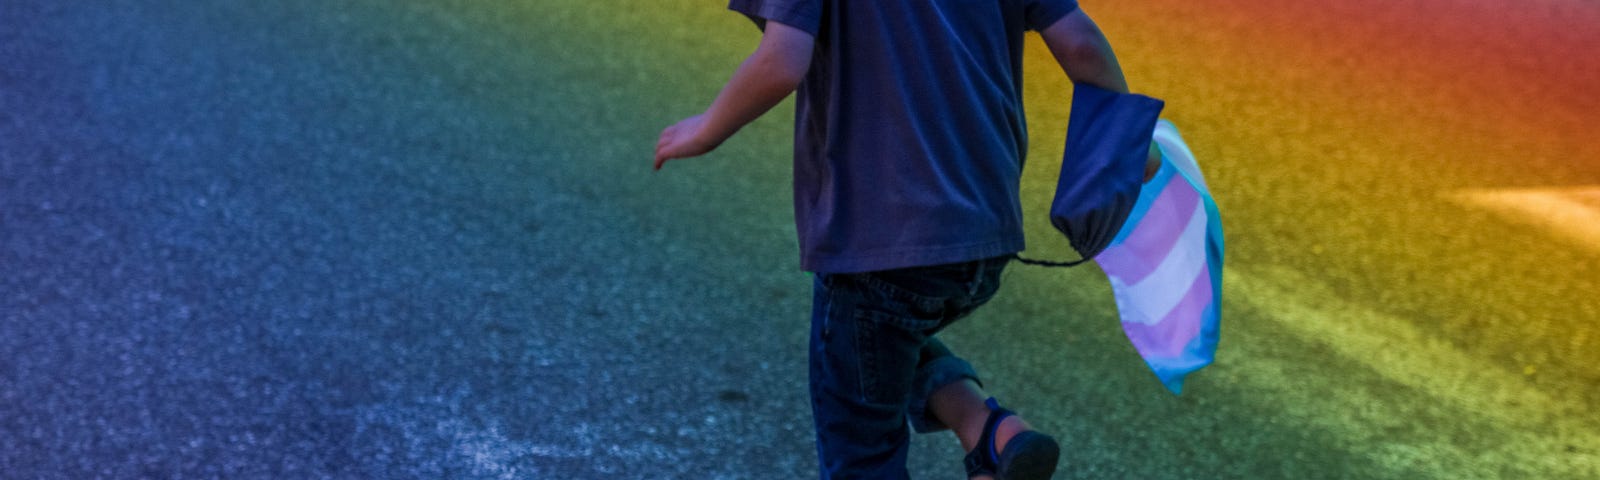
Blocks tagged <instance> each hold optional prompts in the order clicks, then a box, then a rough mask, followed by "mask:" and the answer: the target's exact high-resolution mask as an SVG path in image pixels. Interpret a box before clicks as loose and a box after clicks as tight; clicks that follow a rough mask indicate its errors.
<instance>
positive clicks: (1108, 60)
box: [1039, 9, 1128, 93]
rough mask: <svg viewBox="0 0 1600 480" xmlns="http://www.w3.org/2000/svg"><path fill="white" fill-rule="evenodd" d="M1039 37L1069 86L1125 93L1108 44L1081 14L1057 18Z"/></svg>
mask: <svg viewBox="0 0 1600 480" xmlns="http://www.w3.org/2000/svg"><path fill="white" fill-rule="evenodd" d="M1039 34H1040V36H1042V37H1044V43H1045V45H1047V46H1049V47H1050V53H1052V54H1054V55H1055V57H1056V63H1059V64H1061V71H1063V72H1066V74H1067V78H1069V79H1071V80H1072V82H1073V83H1087V84H1090V85H1094V86H1096V87H1100V88H1104V89H1106V90H1114V91H1117V92H1122V93H1128V80H1127V79H1126V78H1124V77H1123V76H1122V66H1121V65H1119V64H1117V55H1116V54H1114V53H1112V52H1111V42H1110V41H1107V40H1106V35H1105V33H1102V32H1101V31H1100V27H1099V26H1098V25H1095V24H1094V20H1091V19H1090V18H1089V15H1088V14H1086V13H1083V10H1081V9H1080V10H1078V11H1075V12H1072V13H1070V14H1067V16H1065V17H1061V19H1060V20H1057V21H1056V23H1053V24H1051V25H1050V26H1049V27H1046V28H1045V29H1044V30H1043V31H1041V32H1039Z"/></svg>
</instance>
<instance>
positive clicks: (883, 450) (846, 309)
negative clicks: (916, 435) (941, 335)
mask: <svg viewBox="0 0 1600 480" xmlns="http://www.w3.org/2000/svg"><path fill="white" fill-rule="evenodd" d="M1011 258H1012V257H1011V256H1005V257H996V258H991V259H987V260H978V261H972V262H965V263H956V264H949V265H937V266H929V267H914V268H906V269H898V270H887V271H880V272H870V273H853V274H821V273H819V274H817V276H816V282H815V291H814V293H813V295H812V313H811V353H810V354H811V407H812V418H813V421H814V422H815V425H816V430H817V457H818V462H819V466H820V468H821V472H822V478H824V479H847V478H867V479H874V480H879V479H902V478H907V477H908V474H907V472H906V452H907V450H908V447H909V446H910V434H909V428H908V424H909V426H910V427H912V428H915V429H916V431H918V432H923V433H926V432H935V431H941V430H945V429H947V428H948V427H946V426H945V425H943V424H942V423H940V422H939V420H938V419H936V418H934V417H933V414H932V412H930V411H928V396H929V395H930V394H932V393H933V391H935V390H937V389H938V388H939V387H943V386H945V385H949V384H951V383H954V382H958V381H961V380H962V379H972V380H973V381H978V376H977V373H976V372H974V371H973V369H972V365H970V364H968V363H967V361H966V360H962V359H961V358H960V357H957V356H955V355H954V354H952V353H951V352H950V349H948V348H946V347H945V345H944V343H943V342H940V341H939V339H937V338H935V337H934V334H936V333H938V332H939V330H941V329H943V328H944V327H946V326H949V325H950V324H951V323H953V322H955V321H956V320H959V319H960V318H962V317H964V316H966V315H967V314H969V313H972V311H973V310H974V309H976V308H977V307H978V306H979V305H983V304H984V303H985V302H987V301H989V299H990V298H993V297H994V295H995V293H996V292H997V291H998V290H999V288H1000V272H1001V271H1002V270H1004V269H1005V266H1006V263H1007V262H1009V261H1010V260H1011Z"/></svg>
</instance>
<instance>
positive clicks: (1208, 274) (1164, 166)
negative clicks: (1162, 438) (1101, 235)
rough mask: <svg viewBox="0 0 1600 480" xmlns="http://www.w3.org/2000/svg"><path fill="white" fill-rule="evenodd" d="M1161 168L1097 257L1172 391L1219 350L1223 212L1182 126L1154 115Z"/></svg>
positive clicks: (1136, 340) (1133, 333) (1131, 331)
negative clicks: (1180, 129) (1113, 238)
mask: <svg viewBox="0 0 1600 480" xmlns="http://www.w3.org/2000/svg"><path fill="white" fill-rule="evenodd" d="M1154 135H1155V139H1154V141H1155V143H1156V145H1157V146H1159V147H1160V148H1161V153H1162V157H1163V158H1162V161H1161V170H1160V171H1158V172H1156V175H1155V177H1154V178H1152V179H1151V180H1150V181H1149V182H1148V183H1146V184H1145V185H1144V187H1143V188H1142V189H1141V190H1140V192H1139V201H1138V203H1137V204H1135V205H1134V207H1133V212H1132V213H1130V214H1129V215H1128V220H1127V222H1126V223H1124V224H1123V226H1122V230H1121V231H1120V232H1118V233H1117V237H1116V239H1115V240H1112V241H1111V245H1110V246H1109V247H1106V250H1105V251H1104V252H1101V253H1100V255H1099V256H1096V257H1095V262H1096V263H1098V264H1100V268H1101V270H1104V271H1105V272H1106V276H1107V277H1110V279H1111V290H1112V292H1113V293H1114V294H1115V295H1116V298H1117V311H1118V312H1119V313H1121V315H1122V329H1123V331H1124V332H1126V333H1127V334H1128V340H1130V341H1132V342H1133V346H1134V348H1136V349H1138V351H1139V355H1140V356H1142V357H1144V360H1145V363H1147V364H1149V365H1150V369H1151V370H1153V371H1154V372H1155V374H1156V376H1157V377H1160V379H1161V383H1162V384H1164V385H1166V387H1167V389H1169V390H1172V393H1174V394H1177V393H1180V392H1181V391H1182V389H1183V377H1184V375H1186V374H1188V373H1189V372H1193V371H1195V370H1199V369H1200V367H1204V366H1206V365H1208V364H1210V363H1211V362H1212V360H1213V359H1215V358H1216V352H1217V330H1218V325H1219V323H1220V322H1221V309H1222V218H1221V217H1220V216H1219V215H1218V214H1217V204H1216V202H1215V201H1213V200H1212V199H1211V194H1210V192H1209V191H1208V190H1207V188H1206V180H1205V177H1203V176H1201V175H1200V166H1199V165H1198V164H1197V163H1195V159H1194V154H1193V153H1190V152H1189V147H1188V145H1185V144H1184V143H1183V138H1182V137H1180V136H1178V129H1177V127H1175V126H1173V125H1172V123H1171V122H1168V121H1166V120H1161V121H1159V122H1157V123H1156V129H1155V134H1154Z"/></svg>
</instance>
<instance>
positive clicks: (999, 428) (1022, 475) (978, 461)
mask: <svg viewBox="0 0 1600 480" xmlns="http://www.w3.org/2000/svg"><path fill="white" fill-rule="evenodd" d="M985 403H987V404H988V407H989V412H988V415H987V418H986V419H985V421H984V426H983V430H982V435H981V437H980V438H979V439H978V440H977V441H976V442H974V444H972V445H963V446H965V447H968V454H967V459H966V466H967V473H968V475H970V478H973V479H979V480H1031V479H1048V478H1050V475H1051V474H1053V473H1055V469H1056V461H1057V460H1058V459H1059V457H1060V453H1061V449H1060V446H1059V445H1058V444H1057V443H1056V441H1055V439H1054V438H1051V437H1050V436H1049V435H1044V434H1041V433H1039V432H1036V431H1034V430H1033V427H1032V426H1030V425H1028V423H1027V422H1025V421H1023V420H1022V417H1018V416H1017V415H1016V414H1015V413H1014V412H1012V411H1010V410H1006V409H1003V408H1000V406H999V404H998V403H996V402H995V401H994V399H992V398H991V399H989V400H988V401H987V402H985ZM991 443H992V444H993V447H992V448H993V450H990V448H991V447H990V444H991Z"/></svg>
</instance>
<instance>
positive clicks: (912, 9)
mask: <svg viewBox="0 0 1600 480" xmlns="http://www.w3.org/2000/svg"><path fill="white" fill-rule="evenodd" d="M729 8H730V9H732V10H734V11H737V12H740V13H743V14H745V15H747V16H749V17H750V18H751V19H752V20H754V21H755V22H756V24H757V26H758V27H760V28H761V29H762V30H763V32H764V33H763V36H762V39H761V43H760V45H759V46H758V47H757V48H756V51H755V52H754V53H753V54H751V55H750V57H749V58H748V59H746V60H745V61H744V63H743V64H742V65H740V66H739V68H738V69H737V70H736V71H735V72H734V74H733V78H732V79H731V80H730V81H729V82H728V84H727V86H725V87H724V88H723V90H722V91H721V93H719V94H718V95H717V97H716V99H715V100H714V101H713V102H712V104H711V106H710V108H709V109H707V110H706V111H705V113H702V114H699V115H695V116H692V117H689V118H687V119H684V120H682V121H680V122H678V123H677V124H676V125H673V126H671V127H668V128H667V129H666V130H665V131H663V132H662V133H661V138H660V141H659V142H658V143H657V144H656V152H655V168H656V169H658V170H659V169H660V168H661V166H662V164H663V163H664V162H666V161H667V160H672V159H679V158H688V157H694V156H698V155H701V154H704V153H706V152H709V151H711V150H712V149H714V148H716V147H717V145H718V144H720V143H722V141H724V140H726V139H727V138H728V137H729V136H732V135H733V134H734V132H737V131H738V130H739V129H740V128H741V127H743V126H744V125H745V124H747V123H749V122H750V121H752V120H755V119H756V118H757V117H759V116H761V115H762V114H763V113H765V112H766V111H767V110H769V109H771V108H772V107H773V106H774V105H776V104H778V102H780V101H782V100H783V99H784V98H785V97H787V96H788V95H789V93H790V92H794V91H796V90H797V89H798V92H799V93H798V98H797V102H796V107H795V141H794V156H795V159H794V202H795V206H794V208H795V222H796V226H797V229H798V233H799V236H800V262H801V267H802V268H803V269H805V270H808V271H811V272H815V273H816V279H815V284H814V294H813V301H812V320H811V340H810V343H811V346H810V358H811V360H810V364H811V369H810V372H811V373H810V377H811V378H810V389H811V399H812V415H813V419H814V423H815V427H816V433H817V455H818V460H819V467H820V469H821V473H822V477H823V478H867V479H893V478H906V477H907V472H906V453H907V447H908V445H909V433H908V428H907V424H908V423H909V424H910V426H911V427H912V428H915V429H916V430H917V431H919V432H932V431H939V430H944V429H952V430H954V431H955V434H956V436H957V438H959V439H960V441H961V444H962V446H963V447H964V448H966V449H967V450H968V451H969V452H970V453H969V454H968V456H967V459H966V466H967V471H968V474H969V475H971V476H973V477H976V478H1001V479H1033V478H1048V477H1049V476H1050V475H1051V474H1052V473H1053V472H1054V471H1055V468H1056V462H1057V457H1058V455H1059V446H1058V445H1057V443H1056V441H1055V440H1054V439H1053V438H1051V437H1049V436H1047V435H1044V434H1041V433H1038V432H1035V431H1033V430H1032V428H1031V427H1030V426H1029V425H1028V423H1027V422H1024V421H1023V420H1022V419H1021V418H1020V417H1018V416H1016V415H1015V414H1014V413H1012V412H1010V411H1008V410H1005V409H1002V408H1000V407H999V405H998V404H996V402H995V401H994V399H992V398H987V397H986V395H985V393H984V391H983V390H982V388H981V386H980V383H979V381H978V377H977V374H976V373H975V372H974V371H973V369H972V366H971V365H970V364H968V363H967V362H966V361H965V360H962V359H961V358H959V357H956V356H955V355H953V354H952V353H951V352H950V350H949V349H947V348H946V347H945V346H944V344H943V343H942V342H940V341H939V339H938V338H935V336H934V335H935V334H936V333H937V332H938V331H940V330H941V329H943V328H944V327H946V326H948V325H950V324H951V323H952V322H954V321H956V320H957V319H959V318H961V317H963V316H965V315H966V314H968V313H970V312H971V311H973V310H974V309H976V308H977V307H978V306H980V305H982V304H983V303H985V302H987V301H988V300H989V299H990V298H992V297H993V296H994V295H995V293H996V292H997V290H998V289H999V280H1000V272H1001V271H1002V270H1003V269H1004V268H1005V266H1006V264H1007V263H1008V262H1009V261H1010V260H1011V259H1012V258H1013V257H1014V254H1015V253H1016V252H1018V251H1021V250H1022V249H1023V231H1022V218H1021V206H1020V204H1019V198H1018V188H1019V184H1020V181H1021V180H1020V179H1021V174H1022V164H1023V156H1024V155H1025V154H1026V152H1027V129H1026V125H1025V123H1024V117H1023V111H1022V108H1023V104H1022V47H1023V34H1024V32H1025V31H1026V30H1036V31H1039V32H1040V34H1041V35H1042V36H1043V38H1044V41H1045V43H1046V44H1047V45H1048V46H1049V48H1050V51H1051V52H1052V53H1053V54H1054V55H1055V58H1056V60H1057V62H1058V63H1059V64H1060V65H1061V69H1062V70H1063V71H1064V72H1065V73H1066V74H1067V76H1068V77H1069V78H1071V79H1072V81H1074V82H1079V83H1087V84H1092V85H1095V86H1098V87H1101V88H1105V89H1109V90H1114V91H1118V92H1127V91H1128V87H1127V84H1126V82H1125V80H1124V79H1123V76H1122V71H1121V68H1120V67H1119V66H1118V65H1117V61H1116V58H1115V56H1114V55H1113V54H1112V52H1111V48H1110V46H1109V44H1108V43H1107V41H1106V39H1105V36H1104V35H1103V34H1101V32H1100V30H1099V28H1098V27H1096V26H1095V24H1094V22H1093V21H1092V20H1090V19H1089V17H1088V16H1087V15H1085V14H1084V13H1083V12H1082V11H1081V10H1079V9H1078V5H1077V2H1076V0H870V1H868V0H732V1H731V2H730V4H729Z"/></svg>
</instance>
